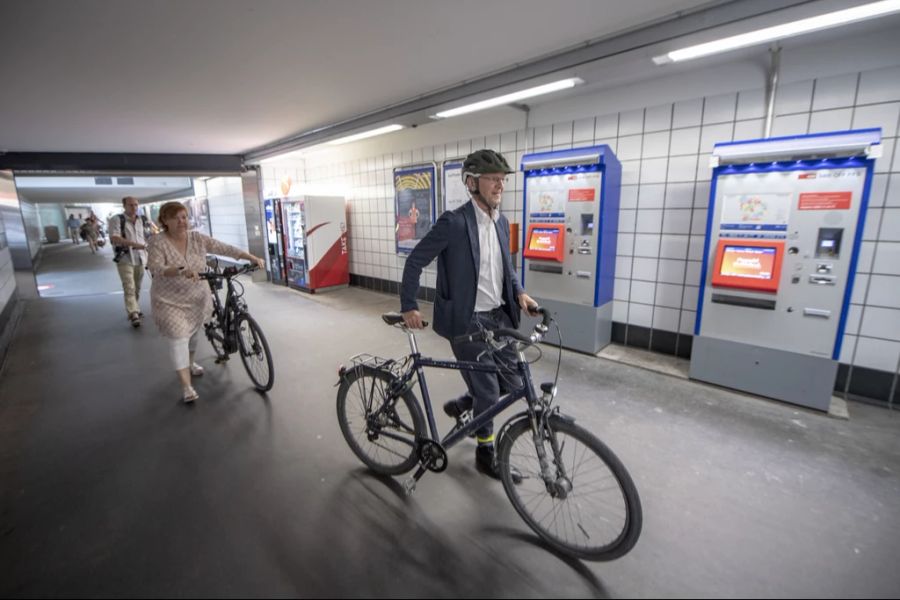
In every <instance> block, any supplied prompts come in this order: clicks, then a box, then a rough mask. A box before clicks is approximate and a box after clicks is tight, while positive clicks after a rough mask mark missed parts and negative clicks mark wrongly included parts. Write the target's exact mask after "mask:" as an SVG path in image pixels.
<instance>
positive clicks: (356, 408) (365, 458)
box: [337, 366, 425, 475]
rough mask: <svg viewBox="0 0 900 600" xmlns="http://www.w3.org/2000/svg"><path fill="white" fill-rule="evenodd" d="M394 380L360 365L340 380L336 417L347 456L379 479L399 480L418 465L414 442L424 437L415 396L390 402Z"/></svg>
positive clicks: (389, 376)
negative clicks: (392, 477)
mask: <svg viewBox="0 0 900 600" xmlns="http://www.w3.org/2000/svg"><path fill="white" fill-rule="evenodd" d="M394 380H395V378H394V376H393V375H392V374H391V373H389V372H387V371H382V370H380V369H376V368H374V367H367V366H360V367H356V368H354V369H351V370H350V371H348V372H347V373H346V374H345V375H344V376H343V377H342V378H341V386H340V387H339V388H338V394H337V416H338V423H339V424H340V426H341V433H342V434H344V439H345V440H346V441H347V445H349V446H350V449H351V450H353V453H354V454H355V455H356V456H357V457H358V458H359V459H360V460H361V461H362V462H363V463H364V464H365V465H366V466H367V467H369V468H370V469H372V470H373V471H375V472H376V473H380V474H382V475H400V474H401V473H406V472H407V471H409V470H410V469H412V468H413V467H414V466H416V464H418V462H419V456H418V452H417V443H416V440H418V439H419V438H421V437H425V420H424V419H423V418H422V411H421V410H420V409H419V403H418V401H417V400H416V397H415V394H413V393H412V392H411V391H409V390H407V391H406V392H405V393H404V394H403V395H402V396H400V397H399V398H394V397H391V395H390V388H391V384H392V383H393V382H394Z"/></svg>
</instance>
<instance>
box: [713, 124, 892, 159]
mask: <svg viewBox="0 0 900 600" xmlns="http://www.w3.org/2000/svg"><path fill="white" fill-rule="evenodd" d="M880 143H881V129H880V128H874V129H856V130H850V131H831V132H827V133H813V134H809V135H793V136H784V137H775V138H764V139H755V140H741V141H735V142H719V143H718V144H716V145H715V146H714V147H713V152H712V154H713V157H714V158H715V159H718V161H720V164H721V163H730V164H745V163H749V162H752V161H754V160H762V159H764V158H765V159H769V160H772V159H773V158H775V159H778V158H788V157H791V156H792V157H794V158H811V157H822V156H861V155H867V156H868V155H869V153H870V151H871V149H872V147H873V146H878V145H879V144H880Z"/></svg>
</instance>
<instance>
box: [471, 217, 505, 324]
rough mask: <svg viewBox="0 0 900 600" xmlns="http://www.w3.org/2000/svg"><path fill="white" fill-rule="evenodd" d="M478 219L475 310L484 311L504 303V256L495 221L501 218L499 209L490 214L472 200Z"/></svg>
mask: <svg viewBox="0 0 900 600" xmlns="http://www.w3.org/2000/svg"><path fill="white" fill-rule="evenodd" d="M472 207H473V208H474V209H475V217H476V220H477V221H478V248H479V255H480V257H479V258H480V260H479V265H478V292H477V293H476V295H475V312H484V311H489V310H493V309H495V308H497V307H498V306H500V305H501V304H503V256H502V254H500V239H499V238H498V237H497V227H496V225H495V223H496V222H497V220H498V219H499V218H500V213H499V212H498V211H497V210H493V211H491V215H490V216H489V215H488V214H487V213H486V212H484V210H483V209H482V208H481V207H480V206H478V204H477V203H476V202H474V201H472Z"/></svg>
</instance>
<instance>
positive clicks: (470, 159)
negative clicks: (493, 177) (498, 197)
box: [462, 150, 515, 180]
mask: <svg viewBox="0 0 900 600" xmlns="http://www.w3.org/2000/svg"><path fill="white" fill-rule="evenodd" d="M462 170H463V180H465V177H466V175H475V176H478V175H483V174H485V173H506V174H509V173H515V171H513V170H512V169H510V168H509V163H508V162H506V159H505V158H503V155H502V154H500V153H499V152H494V151H493V150H478V151H476V152H473V153H472V154H470V155H468V156H467V157H466V160H465V161H463V168H462Z"/></svg>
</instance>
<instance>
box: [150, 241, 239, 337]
mask: <svg viewBox="0 0 900 600" xmlns="http://www.w3.org/2000/svg"><path fill="white" fill-rule="evenodd" d="M147 252H148V258H147V269H149V271H150V274H151V275H153V283H152V284H151V285H150V305H151V308H152V311H153V320H154V321H155V322H156V326H157V327H159V331H160V333H161V334H163V336H165V337H168V338H174V339H179V338H186V337H191V336H192V335H193V334H194V332H196V331H197V330H198V329H199V328H200V326H201V325H203V323H204V322H205V321H207V320H209V319H210V318H211V317H212V296H211V295H210V294H211V292H210V289H209V284H208V283H207V282H206V281H204V280H202V279H201V280H200V281H192V280H190V279H188V278H186V277H166V276H165V275H163V271H164V270H165V269H167V268H169V267H171V266H176V267H184V268H185V269H188V270H190V271H194V272H197V273H202V272H203V271H206V255H207V254H222V255H224V256H230V257H231V258H235V259H237V258H240V256H241V255H242V254H244V251H243V250H241V249H240V248H236V247H234V246H230V245H228V244H224V243H222V242H220V241H218V240H215V239H213V238H211V237H209V236H207V235H203V234H202V233H200V232H199V231H190V232H188V244H187V253H186V254H182V253H181V251H179V250H178V249H177V248H176V247H175V244H174V243H172V242H171V241H170V240H169V236H168V235H167V234H165V233H160V234H159V235H154V236H153V237H151V238H150V241H149V242H148V243H147Z"/></svg>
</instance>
